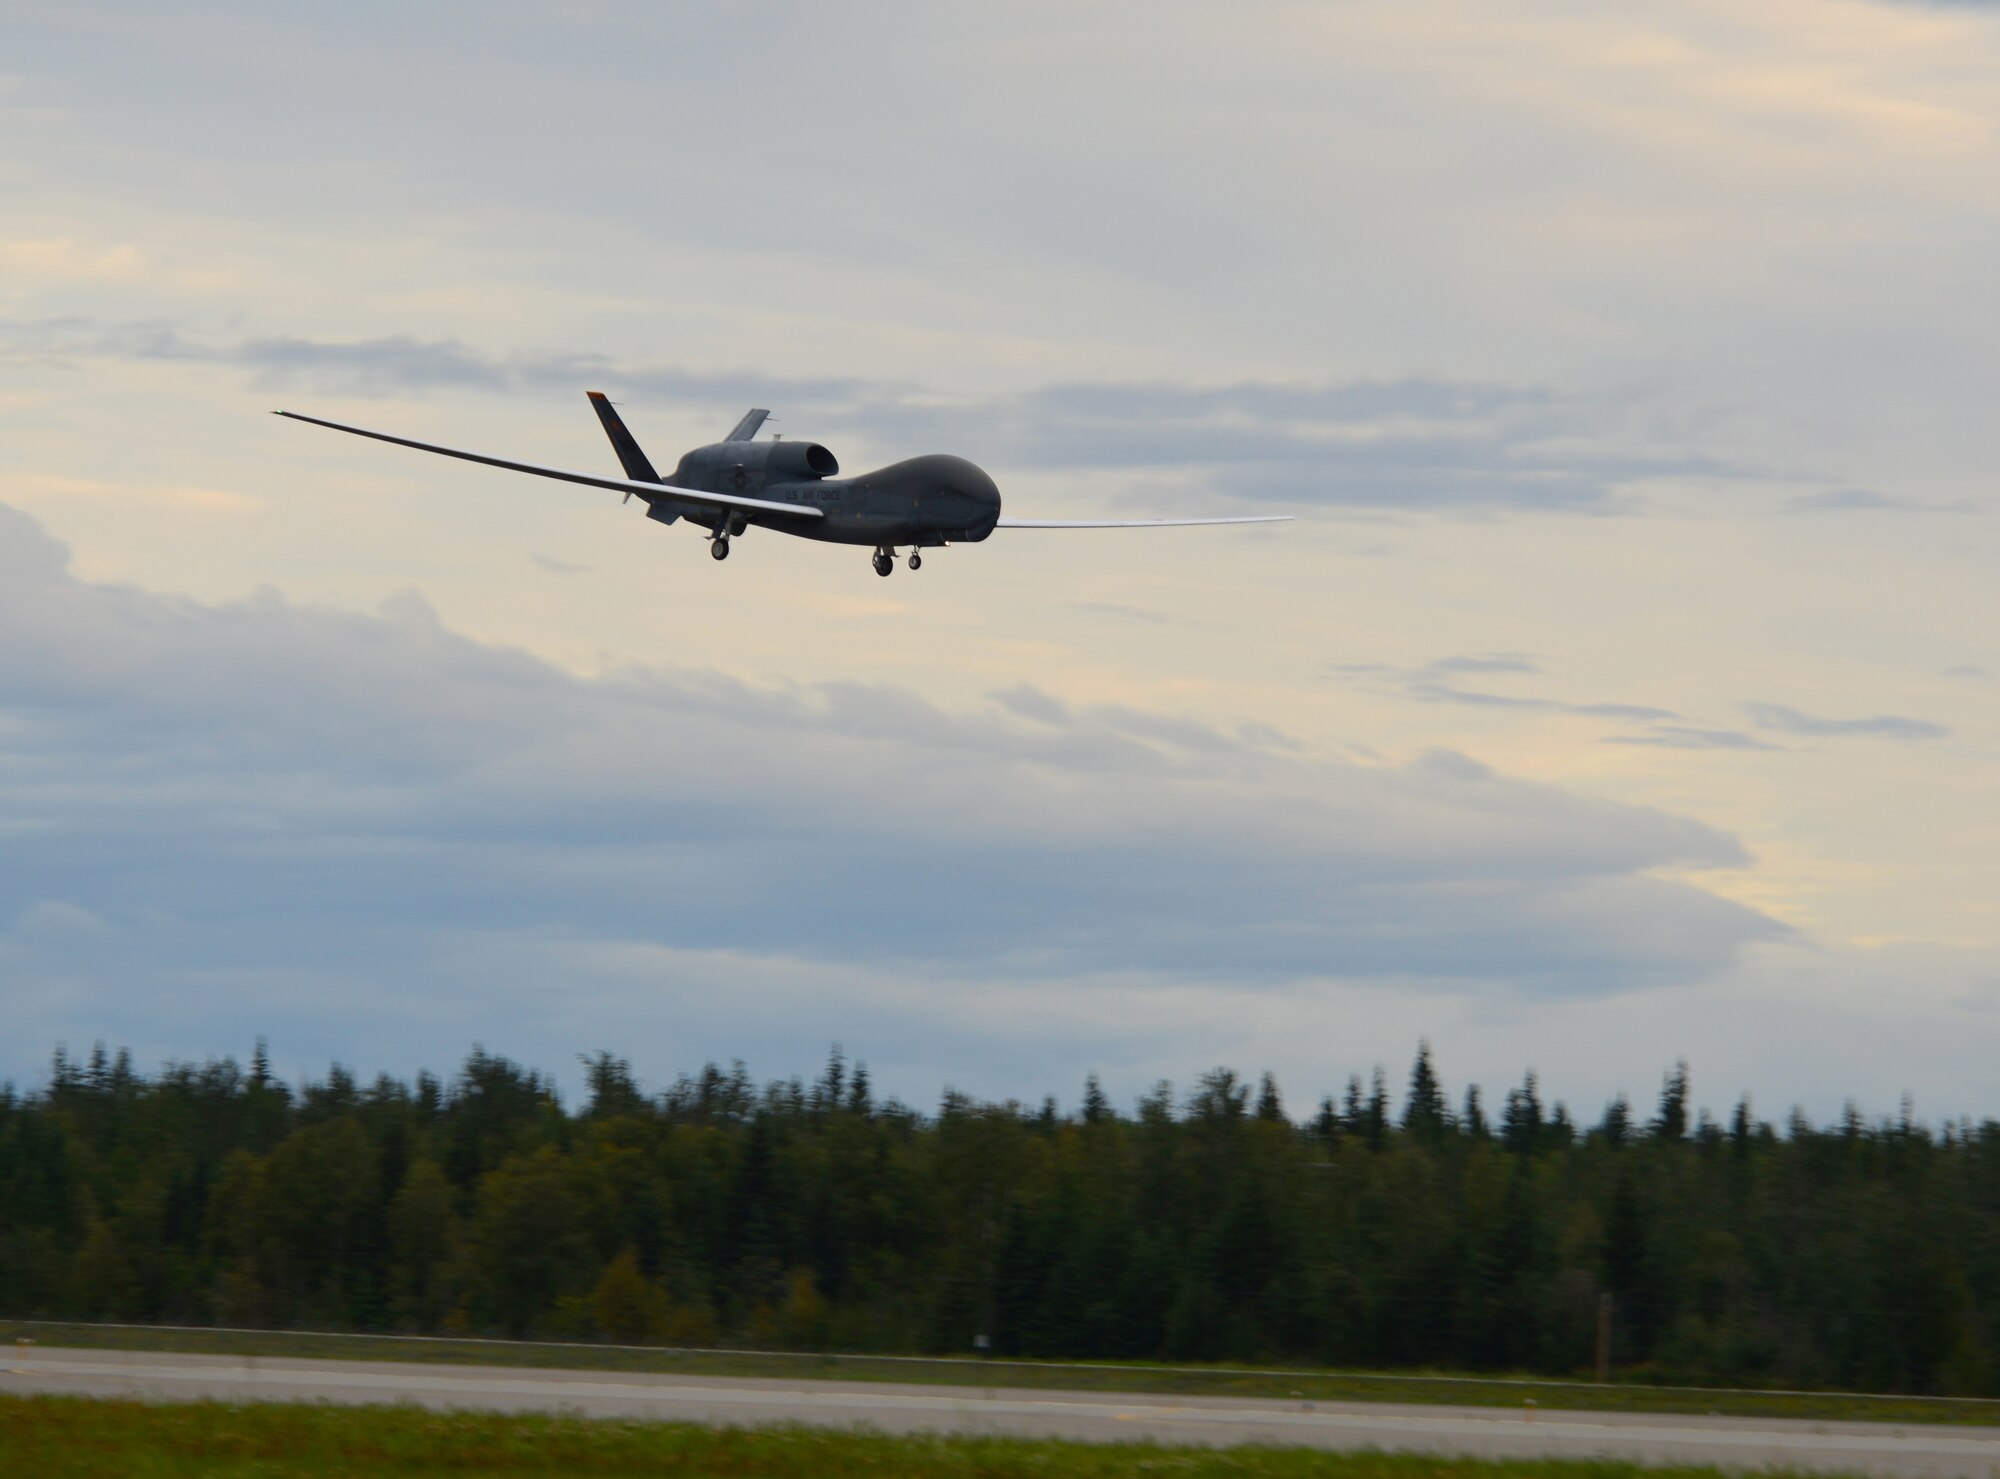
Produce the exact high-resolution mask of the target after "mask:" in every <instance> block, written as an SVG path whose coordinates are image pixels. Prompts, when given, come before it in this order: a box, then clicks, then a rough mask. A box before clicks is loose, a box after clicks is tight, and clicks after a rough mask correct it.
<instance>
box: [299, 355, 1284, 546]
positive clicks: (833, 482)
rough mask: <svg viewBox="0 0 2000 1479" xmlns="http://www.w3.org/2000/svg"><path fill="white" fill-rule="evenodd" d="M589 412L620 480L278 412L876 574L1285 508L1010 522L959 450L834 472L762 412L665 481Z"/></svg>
mask: <svg viewBox="0 0 2000 1479" xmlns="http://www.w3.org/2000/svg"><path fill="white" fill-rule="evenodd" d="M586 394H587V395H588V396H589V397H590V403H591V405H593V406H595V407H596V408H597V419H598V420H599V421H601V422H603V423H604V432H605V435H607V436H609V437H610V438H611V446H612V450H613V451H615V452H616V453H617V454H618V461H619V462H620V464H622V465H623V467H624V469H625V476H624V477H622V478H606V477H599V476H598V475H597V474H595V473H587V472H565V471H563V470H562V469H561V468H555V467H542V466H540V465H539V464H537V463H533V462H511V461H509V460H508V459H507V458H505V457H489V456H487V455H486V454H485V453H484V452H461V451H459V450H458V449H457V448H455V447H439V446H435V445H433V444H432V443H430V442H417V441H412V440H410V439H409V438H408V437H399V436H391V435H389V433H387V432H386V431H369V430H367V429H366V428H364V427H359V426H343V425H342V424H341V423H340V422H338V421H322V420H321V419H320V418H319V417H317V416H302V415H300V414H299V413H298V412H296V411H279V412H277V413H276V414H278V415H280V416H289V417H291V419H292V420H294V421H309V422H311V423H312V424H313V425H314V426H330V427H332V428H333V429H334V430H335V431H346V432H352V433H353V434H354V435H355V436H363V437H373V438H375V440H376V441H378V442H394V443H395V444H396V445H397V446H399V447H415V448H416V449H417V450H418V451H419V452H437V453H440V454H442V455H443V456H446V457H458V458H462V459H464V460H465V461H467V462H483V463H485V464H486V465H487V466H488V467H505V468H509V469H511V470H512V471H514V472H526V473H533V474H534V475H535V476H536V477H538V478H560V479H562V480H563V481H564V482H568V483H583V484H585V485H587V486H589V487H592V488H609V489H611V491H612V492H614V493H623V494H624V495H625V499H626V501H627V502H629V501H630V500H631V498H632V495H633V494H635V493H636V494H638V495H639V497H640V498H642V499H644V500H645V503H646V517H647V518H649V519H658V520H659V521H660V522H661V523H662V524H672V523H674V522H675V521H676V520H679V519H686V520H687V521H688V523H689V524H691V525H693V526H694V527H695V528H698V529H701V530H703V531H704V532H706V533H707V535H708V552H709V554H711V555H712V556H714V557H715V558H716V559H718V560H726V559H728V558H729V542H730V540H731V539H734V538H736V537H737V536H739V535H741V534H742V533H743V532H744V531H745V530H747V529H749V528H750V527H751V526H752V525H755V526H757V527H758V528H763V529H772V530H775V531H777V532H778V533H780V534H796V535H798V536H799V537H800V538H802V539H818V540H824V541H825V542H827V543H829V544H858V545H873V546H874V547H875V573H876V574H877V575H887V574H888V573H889V572H890V571H891V570H894V569H895V568H896V551H897V549H898V548H899V547H902V548H907V549H908V550H909V552H910V568H911V569H912V570H915V569H918V568H920V567H921V566H922V565H923V563H924V561H923V555H922V553H921V552H922V551H924V550H927V549H936V548H942V547H943V546H945V545H950V544H977V543H978V542H979V541H980V540H982V539H984V538H986V536H987V535H989V534H991V533H992V532H993V531H994V530H995V529H1151V528H1162V527H1167V526H1173V525H1182V524H1278V523H1284V522H1286V521H1287V520H1288V519H1289V518H1290V517H1291V515H1289V514H1252V515H1239V516H1236V517H1233V518H1219V519H1010V518H1004V517H1002V515H1001V513H1000V490H999V489H998V488H997V487H995V486H994V484H993V479H991V478H990V477H988V476H987V475H986V474H985V473H984V472H982V471H981V470H980V469H979V468H978V467H975V466H974V465H973V464H972V463H970V462H967V461H966V460H965V459H964V458H963V457H951V456H948V455H945V454H943V453H933V454H932V455H930V456H927V457H912V458H910V459H909V460H908V461H906V462H894V463H891V464H890V465H889V466H887V467H884V468H881V469H879V470H877V471H875V472H869V473H863V474H861V475H860V476H859V477H852V478H843V477H839V476H837V474H838V473H839V472H840V463H839V461H838V460H836V459H835V457H834V455H833V453H831V452H829V451H828V450H827V449H826V448H825V447H822V446H821V445H820V444H819V443H818V442H797V441H792V442H788V441H785V440H783V439H782V438H774V439H773V440H771V441H768V442H760V441H758V440H756V437H757V432H758V430H759V429H760V428H761V427H762V426H763V425H764V419H765V418H766V417H767V416H769V415H770V414H771V413H770V412H769V411H762V410H752V411H751V412H750V413H749V414H747V415H746V416H744V418H743V419H742V420H741V421H739V422H737V423H736V429H735V430H734V431H732V432H730V433H729V435H728V436H726V437H724V438H723V439H722V440H721V441H719V442H712V443H710V444H709V445H708V446H706V447H696V448H695V449H694V450H693V451H692V452H689V453H688V454H686V455H685V456H684V457H682V458H681V460H680V465H679V466H677V467H676V468H675V469H674V475H673V476H672V477H671V478H662V477H661V476H660V475H659V474H658V473H656V472H654V471H653V464H652V463H651V462H649V461H648V460H647V459H646V454H645V453H644V452H642V451H640V450H639V444H638V442H636V441H634V440H633V438H632V433H631V432H629V431H627V430H626V429H625V423H624V422H623V421H622V420H620V419H619V416H618V412H617V411H616V410H614V409H613V408H612V405H611V402H610V401H609V400H607V399H606V398H605V397H604V395H603V393H602V392H600V391H595V390H592V391H587V392H586Z"/></svg>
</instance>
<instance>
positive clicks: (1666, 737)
mask: <svg viewBox="0 0 2000 1479" xmlns="http://www.w3.org/2000/svg"><path fill="white" fill-rule="evenodd" d="M1604 743H1605V744H1607V745H1657V746H1659V747H1660V748H1662V749H1668V750H1775V749H1778V748H1779V746H1777V745H1774V744H1771V743H1770V742H1769V741H1767V740H1760V739H1757V738H1755V737H1754V736H1752V735H1747V734H1743V733H1741V732H1739V731H1737V730H1734V729H1697V728H1694V727H1693V726H1691V725H1686V724H1659V725H1655V726H1654V727H1653V728H1652V729H1650V730H1648V731H1646V732H1645V733H1644V734H1613V735H1607V736H1605V739H1604Z"/></svg>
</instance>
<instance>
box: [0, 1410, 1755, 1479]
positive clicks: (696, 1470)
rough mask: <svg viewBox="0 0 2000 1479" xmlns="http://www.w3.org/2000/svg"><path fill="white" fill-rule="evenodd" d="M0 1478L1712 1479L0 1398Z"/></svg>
mask: <svg viewBox="0 0 2000 1479" xmlns="http://www.w3.org/2000/svg"><path fill="white" fill-rule="evenodd" d="M0 1473H4V1474H8V1475H16V1474H18V1475H23V1476H27V1475H37V1476H39V1475H74V1476H79V1479H94V1476H99V1475H102V1476H105V1479H112V1476H116V1479H180V1476H189V1479H192V1476H196V1475H199V1476H201V1479H284V1476H291V1475H299V1476H332V1475H339V1476H348V1475H357V1476H358V1475H368V1476H371V1479H425V1476H432V1475H437V1476H450V1479H481V1476H487V1475H491V1476H494V1479H500V1476H513V1475H531V1476H538V1479H555V1476H558V1475H603V1476H620V1475H633V1476H638V1475H646V1476H649V1479H657V1476H680V1475H689V1476H693V1475H701V1476H714V1479H850V1476H852V1479H894V1476H898V1475H906V1474H907V1475H922V1476H925V1479H1011V1476H1016V1475H1019V1476H1023V1479H1027V1476H1032V1479H1128V1476H1129V1479H1208V1476H1211V1475H1214V1476H1228V1479H1308V1476H1311V1479H1529V1476H1539V1479H1637V1476H1641V1475H1643V1476H1646V1479H1696V1476H1699V1479H1720V1471H1719V1470H1716V1469H1712V1468H1672V1469H1666V1468H1661V1469H1651V1468H1642V1467H1640V1466H1639V1465H1637V1464H1628V1463H1616V1462H1610V1461H1605V1460H1592V1461H1582V1462H1552V1461H1549V1460H1542V1459H1537V1460H1535V1461H1533V1462H1524V1463H1495V1462H1482V1461H1477V1460H1471V1459H1439V1458H1429V1457H1423V1456H1418V1455H1385V1454H1376V1453H1358V1454H1340V1453H1323V1452H1316V1451H1312V1450H1307V1449H1297V1448H1232V1449H1220V1450H1219V1449H1201V1448H1168V1447H1160V1446H1155V1445H1152V1444H1145V1443H1135V1444H1090V1443H1059V1442H1043V1441H1030V1440H1023V1439H1006V1438H902V1437H887V1436H883V1435H879V1434H870V1433H828V1432H816V1431H812V1430H809V1429H805V1428H760V1429H755V1430H748V1429H742V1428H705V1427H696V1426H691V1425H687V1424H682V1423H638V1422H622V1421H604V1420H591V1419H585V1418H571V1417H516V1416H505V1415H497V1414H489V1413H433V1412H426V1411H423V1410H420V1409H417V1408H411V1407H357V1408H339V1407H326V1406H315V1405H309V1404H284V1403H268V1404H234V1403H217V1402H192V1403H175V1404H162V1405H155V1404H151V1403H145V1402H133V1401H123V1400H119V1401H106V1400H101V1399H96V1398H88V1397H7V1396H0Z"/></svg>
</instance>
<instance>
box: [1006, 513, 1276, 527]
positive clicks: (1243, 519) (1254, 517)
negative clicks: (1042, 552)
mask: <svg viewBox="0 0 2000 1479" xmlns="http://www.w3.org/2000/svg"><path fill="white" fill-rule="evenodd" d="M1291 521H1292V516H1291V515H1290V514H1243V515H1238V516H1237V517H1235V518H1228V519H1009V518H1006V517H1004V516H1003V517H1002V518H1001V520H1000V522H999V523H998V524H996V525H995V526H994V527H995V528H998V529H1172V528H1179V527H1181V526H1182V525H1186V524H1289V523H1291Z"/></svg>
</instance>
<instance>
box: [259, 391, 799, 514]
mask: <svg viewBox="0 0 2000 1479" xmlns="http://www.w3.org/2000/svg"><path fill="white" fill-rule="evenodd" d="M275 414H277V415H279V416H289V417H290V418H291V419H292V420H294V421H309V422H311V423H312V424H313V425H314V426H329V427H332V428H333V429H334V430H335V431H346V432H352V433H353V434H354V435H355V436H358V437H373V438H374V439H375V440H376V441H378V442H394V443H395V444H396V445H397V446H399V447H415V448H416V449H417V450H418V451H419V452H436V453H437V454H439V455H440V456H443V457H456V458H459V459H460V460H461V461H464V462H483V463H485V464H486V465H487V466H488V467H504V468H506V469H508V470H509V471H510V472H526V473H533V474H534V475H535V476H536V477H538V478H560V479H561V480H562V481H563V482H565V483H582V484H584V485H585V486H586V487H590V488H609V489H610V490H611V491H612V492H614V493H637V494H638V495H639V496H640V497H641V498H644V499H646V500H647V501H648V502H651V501H652V500H653V499H654V498H657V497H659V496H660V495H661V494H666V495H668V496H670V497H672V498H674V499H675V500H683V499H684V500H686V501H687V502H689V503H706V504H710V505H714V506H717V507H721V508H749V509H756V510H757V511H759V512H760V513H771V514H790V515H793V516H794V517H796V518H801V519H823V518H825V517H826V515H825V514H823V513H822V512H820V510H818V509H816V508H809V507H807V506H806V505H804V504H800V503H776V502H773V501H772V500H770V499H768V498H744V497H741V496H740V495H737V494H734V493H703V492H699V491H697V490H696V489H693V488H677V487H675V486H674V485H673V484H672V483H640V482H631V481H628V480H627V479H625V478H600V477H598V476H597V475H596V474H595V473H587V472H565V471H564V470H563V469H562V468H559V467H543V466H541V465H540V464H539V463H534V462H512V461H509V460H508V459H507V458H505V457H488V456H487V455H486V454H485V453H484V452H461V451H459V450H458V448H456V447H440V446H437V445H435V444H434V443H431V442H413V441H411V440H410V439H409V438H408V437H395V436H390V435H389V433H387V432H386V431H369V430H367V429H366V428H365V427H360V426H343V425H342V424H341V423H340V422H338V421H322V420H320V419H319V417H317V416H301V415H300V414H299V413H298V412H297V411H279V412H276V413H275Z"/></svg>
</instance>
